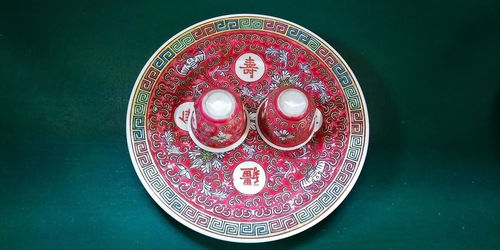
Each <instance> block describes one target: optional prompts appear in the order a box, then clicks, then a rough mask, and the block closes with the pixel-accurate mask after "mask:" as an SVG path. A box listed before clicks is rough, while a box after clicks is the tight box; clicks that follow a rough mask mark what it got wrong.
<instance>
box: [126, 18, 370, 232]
mask: <svg viewBox="0 0 500 250" xmlns="http://www.w3.org/2000/svg"><path fill="white" fill-rule="evenodd" d="M231 20H234V25H233V26H231V22H230V21H231ZM252 20H253V21H252ZM244 21H246V22H248V23H253V24H256V23H257V24H259V23H260V24H263V23H265V24H266V25H267V26H264V25H263V26H256V27H253V28H252V27H250V26H249V28H244V27H243V24H244ZM221 22H222V23H221ZM269 22H273V25H274V26H271V25H270V24H269ZM203 25H205V26H203ZM221 25H222V26H221ZM224 25H225V26H224ZM221 27H226V28H227V29H225V30H221ZM259 27H260V29H259ZM264 27H271V28H270V29H267V30H266V29H264ZM272 27H274V30H272ZM280 27H281V28H280ZM283 29H284V30H283ZM346 69H347V67H346V65H344V64H343V63H342V62H341V60H340V59H339V58H338V57H337V56H336V54H335V52H334V51H331V50H330V49H329V48H328V46H327V45H324V44H322V43H321V42H320V40H318V39H315V38H314V37H313V36H312V35H310V34H308V33H307V32H306V31H302V30H300V29H299V28H297V27H295V26H292V25H291V24H287V23H282V22H278V21H276V22H275V20H272V19H266V18H243V17H241V18H240V19H238V18H233V19H231V18H230V19H225V20H215V21H212V22H208V23H205V24H200V25H199V26H198V27H194V28H193V29H191V30H189V31H187V32H185V33H182V34H180V35H178V36H177V37H176V38H175V39H174V40H173V41H171V42H170V43H169V44H166V45H165V46H164V47H163V48H162V50H161V51H160V52H159V53H158V54H157V55H155V56H154V57H153V59H152V61H151V63H150V64H149V65H147V67H146V68H145V70H144V73H143V75H141V76H140V78H139V80H138V83H137V84H138V86H137V88H136V91H135V94H134V96H133V102H132V106H131V110H130V112H131V114H130V115H131V121H130V122H131V131H130V133H131V138H130V139H131V145H132V147H133V152H132V153H133V157H134V158H135V161H136V162H137V164H136V167H137V169H138V173H139V174H140V175H142V177H143V179H144V181H145V182H146V183H147V185H148V187H147V188H148V189H150V192H152V194H154V195H156V196H157V198H158V199H159V200H160V201H161V202H162V203H163V207H164V209H166V210H167V212H169V213H170V214H173V215H175V217H176V218H178V219H180V220H181V221H183V223H188V224H191V225H192V226H194V227H195V228H197V229H200V230H201V231H204V230H205V231H207V232H209V233H211V234H216V235H221V236H225V237H235V238H245V237H246V238H249V237H250V238H259V237H270V236H274V235H280V234H282V233H285V232H288V231H290V230H293V229H296V228H299V227H301V226H303V225H305V224H308V223H310V222H312V221H314V220H315V219H316V218H317V217H319V216H321V215H322V214H323V213H325V212H327V211H329V212H331V210H332V209H330V208H331V207H333V206H334V204H335V203H336V202H341V199H340V201H339V197H343V193H344V191H347V192H348V189H350V187H351V186H352V183H351V182H352V181H353V179H355V177H354V176H357V173H358V172H359V169H358V168H359V165H360V162H361V158H362V152H363V151H364V150H365V148H366V145H365V142H366V123H365V121H366V118H365V117H366V113H365V108H364V107H363V102H362V97H360V91H359V90H358V88H359V87H358V86H357V84H356V83H355V82H354V80H353V78H352V77H351V75H350V72H348V71H347V70H346ZM287 85H294V86H298V87H300V88H302V89H304V90H305V91H306V92H307V93H308V94H310V95H312V96H313V99H314V100H315V102H316V105H317V107H318V108H319V110H320V111H321V112H322V114H323V124H322V127H321V129H320V130H319V131H318V132H317V133H316V134H315V135H314V137H313V138H312V140H311V141H310V142H309V143H308V144H306V145H305V146H304V147H301V148H299V149H297V150H294V151H279V150H276V149H274V148H272V147H270V146H268V145H267V144H266V143H265V142H264V141H263V140H262V139H261V138H260V137H259V135H258V133H257V131H256V128H255V119H256V117H255V115H256V110H257V108H258V107H259V105H260V104H261V103H262V102H263V101H264V100H265V98H266V96H267V94H268V93H269V92H270V91H272V90H273V89H276V88H277V87H279V86H287ZM212 87H222V88H225V89H228V90H230V91H233V92H235V93H237V94H236V95H237V96H239V97H240V98H241V99H242V101H243V103H244V105H245V107H246V109H247V111H248V114H249V118H250V120H251V125H250V132H249V134H248V137H247V138H246V139H245V141H244V142H243V144H242V145H240V146H239V147H237V148H236V149H234V150H232V151H229V152H225V153H210V152H207V151H205V150H203V149H201V148H199V147H197V146H196V145H195V144H194V143H193V141H192V140H191V138H190V137H189V135H188V132H187V131H186V130H185V129H186V128H185V124H186V123H187V118H188V115H189V112H190V111H191V109H192V105H189V104H188V103H189V102H193V101H194V100H195V99H196V98H197V97H199V96H200V95H201V94H202V93H204V92H205V91H207V90H209V89H210V88H212ZM282 125H283V127H285V129H281V130H277V131H276V132H275V133H276V134H277V135H278V136H279V137H280V138H281V139H282V140H283V141H284V142H290V143H291V144H292V143H294V137H295V135H294V134H293V133H290V132H289V131H287V130H286V127H287V126H288V124H286V122H285V121H283V124H282ZM199 126H205V128H204V129H211V128H210V127H209V126H208V125H207V124H199ZM306 129H308V128H306V127H305V126H304V130H306ZM230 136H231V135H229V134H225V133H223V132H221V133H219V135H218V136H217V138H213V139H214V140H221V141H223V140H227V139H228V138H229V137H230Z"/></svg>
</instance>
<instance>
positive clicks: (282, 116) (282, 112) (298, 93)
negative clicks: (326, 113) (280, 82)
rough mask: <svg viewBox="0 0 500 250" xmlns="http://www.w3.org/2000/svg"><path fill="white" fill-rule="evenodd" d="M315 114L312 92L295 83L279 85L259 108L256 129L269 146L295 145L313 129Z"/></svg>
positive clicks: (308, 135) (309, 135) (304, 140)
mask: <svg viewBox="0 0 500 250" xmlns="http://www.w3.org/2000/svg"><path fill="white" fill-rule="evenodd" d="M315 115H316V104H315V103H314V100H313V98H312V96H310V95H308V93H305V91H304V90H302V89H301V88H299V87H297V86H285V87H280V88H278V89H275V90H273V91H272V92H271V93H269V95H268V98H267V99H266V101H265V102H264V103H263V104H262V105H261V107H260V108H259V109H258V112H257V126H258V131H259V132H260V133H259V134H260V135H261V136H263V137H264V138H265V139H267V140H268V141H269V142H270V143H271V145H272V146H274V145H276V146H278V147H281V148H287V147H295V146H298V145H300V144H302V143H304V142H306V141H307V140H308V139H309V138H310V137H311V135H312V134H313V133H314V132H315V130H314V129H315V128H317V127H316V126H315V120H316V118H315ZM318 115H320V114H318ZM320 125H321V124H319V126H320ZM319 126H318V127H319ZM264 138H263V139H264Z"/></svg>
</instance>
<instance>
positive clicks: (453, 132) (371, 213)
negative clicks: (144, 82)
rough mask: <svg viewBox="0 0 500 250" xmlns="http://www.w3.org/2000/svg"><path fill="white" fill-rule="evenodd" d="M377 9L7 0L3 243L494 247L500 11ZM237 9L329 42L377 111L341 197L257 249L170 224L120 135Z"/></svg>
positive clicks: (397, 4) (463, 5)
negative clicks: (173, 49)
mask: <svg viewBox="0 0 500 250" xmlns="http://www.w3.org/2000/svg"><path fill="white" fill-rule="evenodd" d="M376 2H378V1H367V2H363V1H331V2H328V1H325V2H318V1H306V2H304V1H290V0H289V1H283V2H274V1H255V0H249V1H227V2H218V3H215V2H213V1H201V0H197V1H157V2H146V1H129V2H124V1H114V2H104V1H83V2H75V3H71V2H68V1H37V2H35V1H34V2H21V1H6V0H1V1H0V106H1V107H2V112H1V122H0V124H1V125H0V126H1V127H0V129H1V131H2V133H1V140H0V143H1V145H2V148H1V150H0V171H1V172H0V248H4V249H12V248H47V249H59V248H108V247H109V248H113V249H115V248H120V249H122V248H165V249H176V248H186V249H190V248H214V247H224V246H225V247H232V248H236V247H237V248H242V249H243V248H244V249H254V248H255V247H286V248H290V247H297V248H304V249H305V248H310V249H316V248H322V247H331V248H336V249H337V248H341V249H342V248H380V249H391V248H394V249H406V248H417V249H418V248H445V249H454V248H457V247H458V248H468V249H476V248H490V249H494V248H496V249H498V248H500V240H499V235H500V187H499V184H498V180H499V178H500V157H499V154H500V150H499V148H500V147H499V140H500V132H499V129H500V53H499V52H500V48H499V45H500V39H499V38H500V21H499V18H498V16H499V14H498V11H499V10H500V5H499V4H498V3H499V2H498V1H490V2H486V1H480V2H481V3H473V2H476V1H460V2H459V1H457V2H450V1H448V2H441V1H429V2H427V1H416V2H414V3H406V2H405V1H393V2H385V3H376ZM402 2H404V3H402ZM495 2H496V3H495ZM232 13H257V14H267V15H272V16H277V17H281V18H284V19H288V20H290V21H293V22H296V23H298V24H300V25H302V26H304V27H306V28H308V29H310V30H311V31H313V32H315V33H316V34H318V35H320V36H321V37H322V38H324V39H325V40H326V41H327V42H329V43H330V44H331V45H332V46H333V47H335V48H336V49H337V50H338V51H339V53H340V54H341V55H342V56H343V57H344V59H346V61H347V62H348V64H349V65H350V66H351V68H352V69H353V71H354V72H355V74H356V75H357V78H358V79H359V82H360V84H361V87H362V88H363V90H364V94H365V98H366V101H367V104H368V109H369V114H370V127H371V137H370V147H369V151H368V155H367V160H366V163H365V166H364V169H363V171H362V173H361V176H360V178H359V180H358V182H357V184H356V185H355V187H354V189H353V190H352V192H351V193H350V195H349V196H348V197H347V199H346V200H345V201H344V202H343V203H342V204H341V206H340V207H339V208H338V209H337V210H335V211H334V212H333V213H332V214H331V215H330V216H329V217H328V218H326V219H325V220H323V221H322V222H321V223H319V224H318V225H316V226H314V227H313V228H311V229H309V230H307V231H306V232H303V233H301V234H299V235H296V236H294V237H291V238H287V239H284V240H280V241H276V242H272V243H267V244H261V245H239V244H235V243H226V242H222V241H218V240H214V239H211V238H208V237H205V236H203V235H200V234H198V233H195V232H193V231H191V230H189V229H188V228H186V227H184V226H183V225H181V224H179V223H178V222H176V221H175V220H173V219H172V218H170V217H169V216H168V215H167V214H166V213H165V212H163V210H161V209H160V208H159V207H158V206H157V205H156V204H155V202H154V201H153V200H152V199H151V198H150V197H149V195H148V194H147V192H146V190H145V189H144V188H143V187H142V185H141V183H140V182H139V179H138V178H137V176H136V174H135V172H134V169H133V166H132V164H131V161H130V159H129V155H128V149H127V143H126V139H125V116H126V109H127V104H128V98H129V94H130V92H131V90H132V87H133V84H134V82H135V79H136V77H137V75H138V74H139V72H140V70H141V69H142V67H143V65H144V64H145V63H146V61H147V60H148V59H149V57H150V56H151V55H152V54H153V52H154V51H155V50H156V49H157V48H158V47H159V46H160V45H161V44H162V43H163V42H165V41H166V40H167V39H168V38H170V37H171V36H173V35H174V34H176V33H177V32H178V31H180V30H182V29H184V28H185V27H187V26H190V25H192V24H194V23H196V22H198V21H201V20H203V19H207V18H210V17H214V16H218V15H224V14H232Z"/></svg>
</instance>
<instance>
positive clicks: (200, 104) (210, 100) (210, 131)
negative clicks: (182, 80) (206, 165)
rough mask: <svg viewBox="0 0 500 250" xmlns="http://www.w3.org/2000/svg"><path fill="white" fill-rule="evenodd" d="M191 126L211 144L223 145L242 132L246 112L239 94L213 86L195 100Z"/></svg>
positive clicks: (194, 131)
mask: <svg viewBox="0 0 500 250" xmlns="http://www.w3.org/2000/svg"><path fill="white" fill-rule="evenodd" d="M190 119H191V120H190V129H191V131H192V134H193V136H196V139H198V141H199V142H200V143H201V144H203V145H205V146H207V147H210V148H226V147H228V146H230V145H233V144H234V143H236V142H237V141H239V140H240V138H241V137H243V136H245V135H246V134H245V131H246V129H247V116H246V112H245V110H244V108H243V104H242V102H241V100H240V98H239V97H236V96H234V94H233V93H231V92H229V91H227V90H225V89H212V90H209V91H207V92H206V93H204V94H202V95H201V96H200V98H198V99H197V100H196V101H195V103H194V110H193V111H192V112H191V117H190Z"/></svg>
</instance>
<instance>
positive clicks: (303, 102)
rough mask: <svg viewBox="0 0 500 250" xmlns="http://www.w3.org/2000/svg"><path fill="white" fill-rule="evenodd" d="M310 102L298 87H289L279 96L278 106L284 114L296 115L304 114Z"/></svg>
mask: <svg viewBox="0 0 500 250" xmlns="http://www.w3.org/2000/svg"><path fill="white" fill-rule="evenodd" d="M308 105H309V102H308V100H307V97H306V95H305V94H304V93H302V91H300V90H297V89H287V90H284V91H283V92H281V93H280V95H279V96H278V108H279V109H280V111H281V112H283V114H284V115H286V116H289V117H296V116H300V115H302V114H304V113H305V112H306V110H307V106H308Z"/></svg>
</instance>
